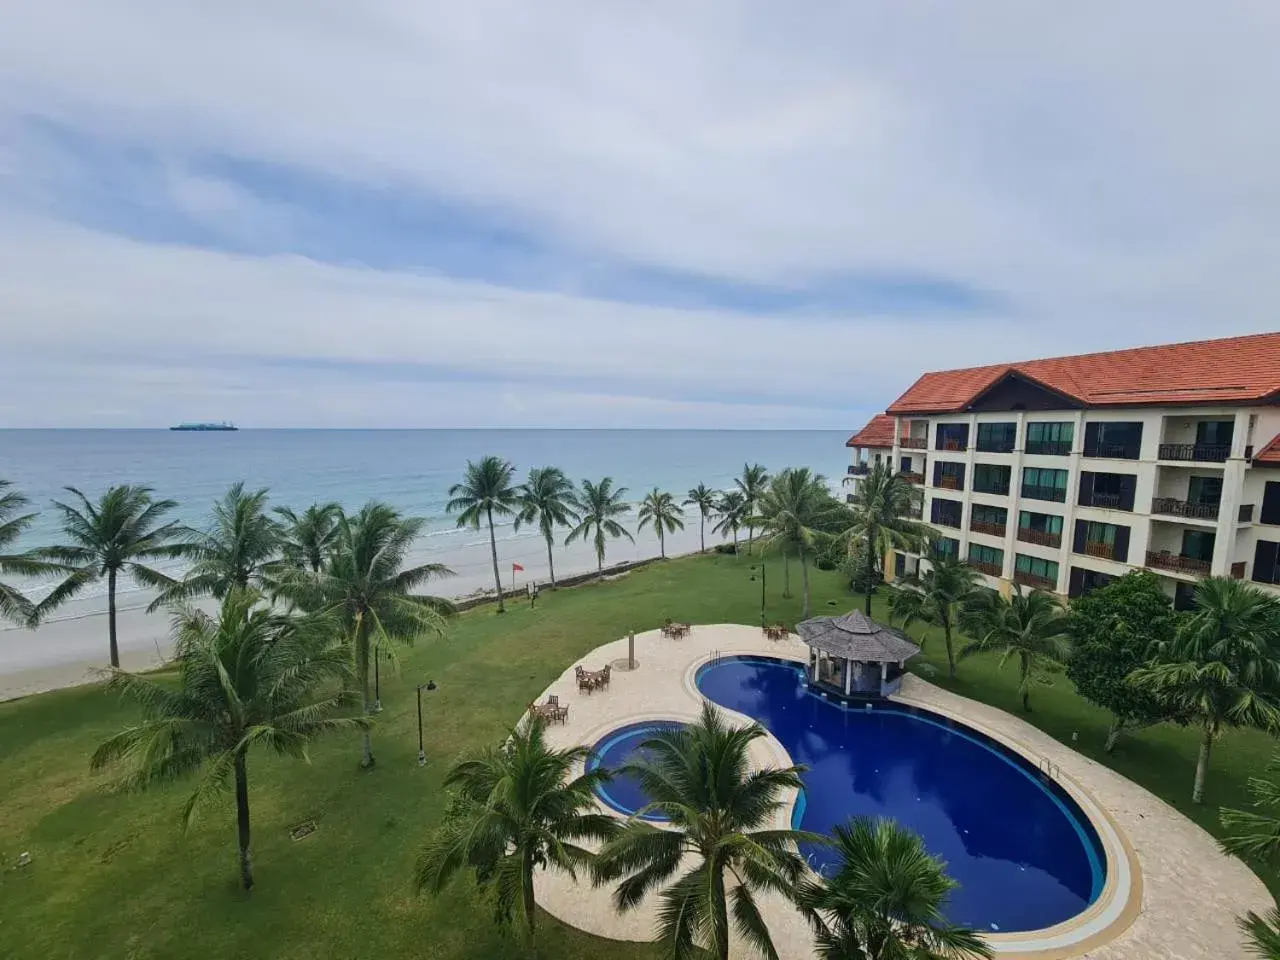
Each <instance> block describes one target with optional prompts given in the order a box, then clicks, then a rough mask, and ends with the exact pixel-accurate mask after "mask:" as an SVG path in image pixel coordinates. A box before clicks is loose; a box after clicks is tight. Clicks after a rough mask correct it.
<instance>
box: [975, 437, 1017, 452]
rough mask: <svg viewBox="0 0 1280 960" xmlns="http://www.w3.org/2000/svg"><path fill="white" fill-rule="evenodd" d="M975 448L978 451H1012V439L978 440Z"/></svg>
mask: <svg viewBox="0 0 1280 960" xmlns="http://www.w3.org/2000/svg"><path fill="white" fill-rule="evenodd" d="M976 449H977V451H978V452H979V453H1013V441H1012V440H979V441H978V446H977V447H976Z"/></svg>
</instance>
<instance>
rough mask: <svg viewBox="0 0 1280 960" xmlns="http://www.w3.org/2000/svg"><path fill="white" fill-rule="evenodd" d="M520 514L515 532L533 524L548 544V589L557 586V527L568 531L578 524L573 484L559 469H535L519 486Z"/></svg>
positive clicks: (516, 521)
mask: <svg viewBox="0 0 1280 960" xmlns="http://www.w3.org/2000/svg"><path fill="white" fill-rule="evenodd" d="M519 494H520V512H519V513H518V514H516V519H515V524H514V526H515V529H516V530H519V529H520V527H521V526H523V525H524V524H526V523H536V524H537V525H538V529H539V530H541V531H542V537H543V539H544V540H546V541H547V569H548V570H549V571H550V573H551V586H553V587H554V586H555V585H556V563H555V557H554V556H553V552H554V551H553V547H554V546H555V531H556V527H567V526H570V525H571V524H573V523H575V522H577V519H578V515H577V514H576V513H575V512H574V510H573V504H574V498H573V483H572V482H571V481H570V480H569V478H568V477H566V476H565V475H564V471H563V470H561V469H560V468H559V467H534V468H533V469H532V470H530V471H529V479H528V480H526V481H525V482H524V483H522V484H520V487H519Z"/></svg>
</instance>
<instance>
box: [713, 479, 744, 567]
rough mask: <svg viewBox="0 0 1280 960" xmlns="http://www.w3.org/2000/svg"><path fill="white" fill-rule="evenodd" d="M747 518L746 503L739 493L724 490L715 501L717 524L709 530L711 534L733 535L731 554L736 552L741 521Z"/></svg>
mask: <svg viewBox="0 0 1280 960" xmlns="http://www.w3.org/2000/svg"><path fill="white" fill-rule="evenodd" d="M746 516H747V501H746V498H745V497H743V495H742V494H741V492H739V491H737V490H726V491H725V492H724V493H722V494H721V495H720V499H719V500H717V501H716V517H717V518H718V519H717V522H716V524H715V526H713V527H712V528H711V532H712V533H718V534H720V536H722V537H723V536H724V535H725V534H726V533H730V534H732V535H733V552H734V553H735V554H736V553H737V552H738V531H739V530H741V529H742V521H743V520H745V519H746Z"/></svg>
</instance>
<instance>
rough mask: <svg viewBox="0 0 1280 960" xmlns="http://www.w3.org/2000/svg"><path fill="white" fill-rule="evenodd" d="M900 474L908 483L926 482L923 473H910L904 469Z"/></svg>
mask: <svg viewBox="0 0 1280 960" xmlns="http://www.w3.org/2000/svg"><path fill="white" fill-rule="evenodd" d="M899 476H901V477H902V479H903V480H905V481H907V483H924V474H923V473H909V472H907V471H906V470H904V471H903V472H902V473H901V474H899Z"/></svg>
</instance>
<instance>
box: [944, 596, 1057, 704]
mask: <svg viewBox="0 0 1280 960" xmlns="http://www.w3.org/2000/svg"><path fill="white" fill-rule="evenodd" d="M961 621H962V623H963V625H964V629H965V632H966V633H968V634H969V635H970V636H971V637H973V638H974V639H973V640H971V641H970V642H969V643H967V644H966V645H965V646H964V647H963V648H962V649H961V650H960V659H962V660H963V659H964V658H966V657H970V656H973V655H974V654H975V653H988V652H992V651H994V652H998V653H999V654H1000V666H1004V665H1005V664H1006V663H1008V662H1009V661H1010V660H1012V659H1015V658H1016V659H1017V661H1018V695H1019V697H1021V698H1022V709H1023V710H1030V709H1031V682H1032V681H1033V680H1044V679H1046V678H1047V669H1048V668H1058V667H1061V666H1063V665H1064V664H1065V663H1066V662H1067V658H1068V657H1069V656H1070V655H1071V641H1070V640H1068V639H1067V637H1068V634H1069V633H1070V630H1071V624H1070V621H1069V620H1068V619H1067V615H1066V612H1065V611H1064V610H1063V609H1062V604H1061V602H1060V601H1059V600H1058V598H1057V597H1055V596H1054V595H1053V594H1051V593H1045V592H1044V591H1043V590H1031V591H1029V592H1023V589H1022V586H1021V585H1020V584H1014V587H1013V594H1012V596H1010V597H1007V598H1006V597H1002V596H1001V595H1000V594H998V593H996V592H995V591H994V590H975V591H974V593H973V595H972V596H971V597H970V598H969V599H968V601H966V603H965V606H964V609H963V610H962V611H961Z"/></svg>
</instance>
